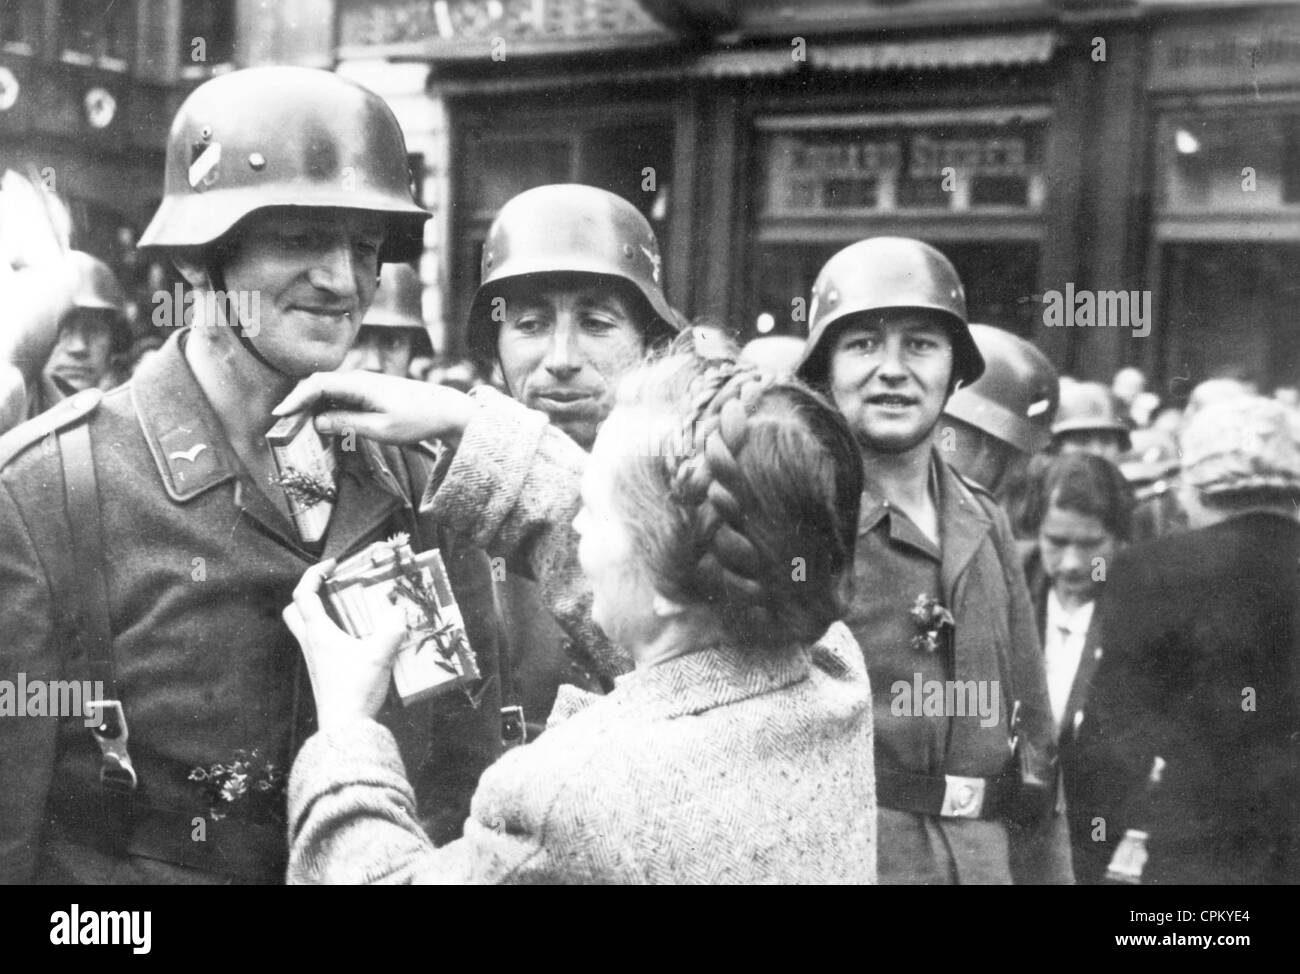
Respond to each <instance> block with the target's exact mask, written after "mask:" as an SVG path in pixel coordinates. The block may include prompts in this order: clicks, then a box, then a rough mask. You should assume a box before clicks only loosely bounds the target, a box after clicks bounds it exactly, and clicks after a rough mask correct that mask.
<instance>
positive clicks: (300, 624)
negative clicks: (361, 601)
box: [283, 558, 406, 730]
mask: <svg viewBox="0 0 1300 974" xmlns="http://www.w3.org/2000/svg"><path fill="white" fill-rule="evenodd" d="M333 568H334V559H332V558H331V559H328V560H327V561H323V562H321V563H320V564H319V565H313V566H312V567H311V568H308V569H307V571H306V572H304V573H303V576H302V580H301V581H300V582H298V587H297V588H295V589H294V590H293V603H292V604H291V605H288V606H286V607H285V610H284V613H283V615H284V621H285V624H286V625H288V627H289V631H290V632H292V633H293V635H294V638H295V639H297V640H298V644H299V645H300V646H301V647H302V655H303V657H304V658H305V659H306V660H307V672H308V673H309V674H310V676H311V688H312V692H313V693H314V694H315V695H316V720H317V723H318V724H319V726H320V729H321V730H326V729H327V728H329V727H333V726H338V725H342V724H346V723H348V722H350V721H353V720H356V719H357V718H358V717H374V716H375V714H377V713H379V708H380V707H382V706H383V704H384V697H385V696H386V695H387V693H388V680H389V676H390V675H391V673H392V671H393V660H394V658H395V657H396V656H397V648H398V646H400V645H401V642H402V636H403V635H404V634H405V632H406V619H405V617H404V616H403V614H402V610H401V609H399V608H397V607H396V606H394V607H393V610H392V614H391V616H389V617H386V618H384V619H383V620H381V621H380V624H379V628H378V629H377V630H376V632H375V634H374V635H373V636H369V637H367V638H365V639H356V638H354V637H352V636H349V635H348V634H347V633H346V632H344V631H343V630H342V629H340V628H339V627H338V626H336V625H335V624H334V622H333V620H332V619H330V617H329V616H328V615H327V614H326V612H325V605H324V603H322V602H321V600H320V595H319V590H320V584H321V580H322V579H323V578H324V577H325V576H326V575H327V574H328V573H329V572H330V571H331V570H332V569H333Z"/></svg>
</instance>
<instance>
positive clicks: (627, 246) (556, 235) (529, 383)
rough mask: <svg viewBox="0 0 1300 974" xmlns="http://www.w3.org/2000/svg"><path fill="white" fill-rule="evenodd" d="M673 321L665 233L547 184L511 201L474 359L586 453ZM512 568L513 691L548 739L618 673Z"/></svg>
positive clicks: (628, 212)
mask: <svg viewBox="0 0 1300 974" xmlns="http://www.w3.org/2000/svg"><path fill="white" fill-rule="evenodd" d="M673 322H674V316H673V311H672V308H671V307H670V306H669V304H668V300H667V298H665V296H664V292H663V285H662V261H661V258H660V256H659V244H658V242H657V241H656V239H655V235H654V231H653V230H652V229H651V228H650V224H649V222H648V221H647V220H646V218H645V217H644V216H642V215H641V213H640V212H639V211H638V210H637V208H636V207H634V206H633V205H632V204H631V203H629V202H628V201H627V200H624V199H622V198H621V197H618V196H615V195H614V194H613V193H609V192H606V191H605V190H603V189H597V188H596V187H594V186H580V185H576V184H560V185H553V186H539V187H538V188H536V189H530V190H528V191H526V192H524V193H520V194H519V195H518V196H516V197H514V198H513V199H511V200H510V201H509V202H507V203H506V205H505V206H504V207H502V209H501V212H500V213H499V214H498V215H497V218H496V221H495V222H494V223H493V224H492V228H491V229H490V230H489V231H488V237H487V242H486V243H485V244H484V246H483V267H482V284H481V285H480V287H479V289H478V291H477V293H476V294H475V295H474V301H473V304H472V305H471V307H470V313H469V326H468V340H469V346H470V352H471V354H472V355H473V356H474V358H475V359H476V360H477V361H478V362H479V364H480V365H481V366H483V369H484V372H485V373H486V372H491V371H492V370H493V369H499V372H500V376H501V378H502V381H503V382H504V384H505V387H506V391H507V392H509V393H510V395H511V396H513V397H514V398H515V399H517V400H518V401H519V402H521V403H523V404H524V405H525V406H528V407H529V408H531V409H536V410H540V411H541V412H543V413H545V414H546V415H547V416H548V417H549V418H550V420H551V423H552V425H554V426H556V427H558V428H559V429H561V430H563V431H564V432H565V433H567V434H568V435H569V437H570V438H572V439H573V440H574V442H576V443H577V444H578V445H579V446H580V447H582V448H583V449H584V450H590V449H591V445H592V443H593V442H595V439H596V431H597V430H598V429H599V428H600V424H601V423H603V422H604V421H605V418H606V417H607V416H608V415H609V411H610V409H611V407H612V406H613V397H614V391H615V389H616V387H617V385H618V380H619V379H620V378H622V376H623V374H624V373H625V372H627V371H628V370H629V369H630V368H631V367H632V366H634V365H636V364H637V363H638V362H640V360H641V357H642V356H643V355H644V354H645V352H646V351H647V350H648V349H649V348H651V347H652V346H654V345H655V344H656V343H659V342H661V341H665V340H667V339H669V338H671V337H672V336H673V335H674V334H676V331H677V328H676V326H675V324H674V323H673ZM507 567H508V569H509V570H508V572H507V573H506V577H505V578H504V579H500V576H498V578H499V580H500V581H501V583H502V588H501V596H502V598H501V602H502V610H503V612H504V614H505V616H506V621H507V625H508V627H509V631H510V648H509V656H510V659H511V660H512V661H513V680H510V681H509V682H508V685H507V688H506V691H505V693H506V695H507V697H511V698H512V699H513V700H517V701H518V703H519V705H521V706H522V709H523V715H524V719H525V720H526V721H527V722H528V725H529V727H530V729H531V732H532V733H537V732H538V731H539V730H540V728H541V726H543V725H544V724H545V722H546V717H547V714H548V713H549V712H550V709H551V705H552V703H553V701H554V699H555V694H556V691H557V688H558V687H559V686H560V685H561V684H564V683H569V684H574V685H576V686H580V687H583V688H584V689H589V690H593V691H598V690H601V689H608V688H609V686H610V685H611V683H610V680H611V678H612V677H613V676H615V675H617V674H613V673H604V672H600V671H599V668H598V667H596V666H595V664H594V662H593V661H592V660H590V659H587V658H586V657H585V656H584V654H583V653H582V652H581V651H580V650H579V649H578V647H577V646H576V645H575V644H574V642H573V641H572V640H570V639H567V638H566V637H565V636H564V634H563V633H562V632H561V631H560V629H559V628H558V626H557V625H556V624H555V622H554V621H553V620H552V619H551V617H550V615H549V613H547V612H546V611H545V610H544V609H543V608H542V600H541V599H540V598H539V594H538V592H537V589H536V585H535V582H534V580H532V579H530V578H527V577H526V575H525V570H524V569H523V566H518V565H509V566H507ZM507 702H511V700H507Z"/></svg>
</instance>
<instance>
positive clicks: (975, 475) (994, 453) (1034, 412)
mask: <svg viewBox="0 0 1300 974" xmlns="http://www.w3.org/2000/svg"><path fill="white" fill-rule="evenodd" d="M970 332H971V335H972V337H974V339H975V344H976V345H977V346H978V348H979V350H980V354H981V355H982V356H983V358H984V374H983V375H981V376H980V377H979V378H978V379H976V380H975V382H973V383H972V384H970V385H969V386H962V387H961V388H959V389H957V390H956V391H955V392H953V394H952V396H950V397H949V399H948V402H947V405H945V406H944V409H943V419H942V420H941V421H940V423H939V426H938V427H937V429H936V432H937V433H938V434H939V436H938V439H939V444H940V449H941V450H942V451H943V453H944V457H945V459H947V461H948V462H949V463H950V464H952V465H953V466H954V467H956V468H957V470H959V471H960V472H961V473H962V474H963V475H964V476H966V477H968V478H970V479H971V480H974V481H975V482H976V483H978V484H981V485H982V486H984V487H987V488H988V489H989V490H990V491H991V492H992V493H993V494H994V496H997V497H999V498H1001V497H1002V490H1003V489H1004V487H1006V486H1007V485H1008V482H1009V481H1010V480H1012V479H1014V474H1015V472H1016V469H1017V468H1019V467H1022V466H1023V465H1024V463H1025V462H1026V461H1027V460H1028V458H1029V457H1031V456H1033V455H1034V454H1036V453H1039V452H1041V451H1043V450H1045V449H1047V447H1048V446H1049V445H1050V444H1051V441H1052V434H1051V426H1052V420H1053V418H1054V417H1055V415H1056V405H1057V402H1058V401H1059V399H1060V382H1059V380H1058V378H1057V374H1056V369H1055V367H1053V365H1052V363H1051V362H1050V361H1049V360H1048V358H1047V356H1046V355H1044V354H1043V353H1042V352H1041V351H1039V350H1038V349H1037V348H1035V347H1034V345H1033V344H1032V343H1031V342H1027V341H1025V340H1024V339H1023V338H1020V337H1018V336H1016V335H1013V334H1011V333H1010V332H1008V331H1004V330H1003V329H1001V328H994V327H993V326H992V325H975V324H973V325H971V326H970Z"/></svg>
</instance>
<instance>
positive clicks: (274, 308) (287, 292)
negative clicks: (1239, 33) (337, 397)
mask: <svg viewBox="0 0 1300 974" xmlns="http://www.w3.org/2000/svg"><path fill="white" fill-rule="evenodd" d="M383 242H384V225H383V221H382V218H381V217H379V216H378V215H376V214H372V213H363V212H356V211H351V210H322V209H312V210H308V209H302V210H299V209H290V208H283V209H272V210H262V211H260V212H258V213H255V214H254V215H253V216H251V217H249V219H248V221H247V222H246V223H245V224H243V225H242V227H241V229H240V231H239V234H238V237H237V238H236V240H235V243H234V246H233V248H232V250H231V252H230V253H229V254H228V256H227V259H226V261H225V264H224V266H223V268H222V270H223V276H224V281H223V282H222V283H223V284H224V287H225V289H226V291H227V293H228V294H232V293H233V296H232V297H230V298H228V299H227V302H228V303H230V304H234V303H235V300H236V297H237V298H238V299H239V300H240V301H247V302H249V303H248V304H243V305H242V306H243V307H249V306H250V305H251V306H252V307H255V308H256V309H257V317H258V320H257V321H256V322H255V323H250V324H249V326H248V327H247V328H246V334H247V335H248V336H249V337H250V338H251V340H252V341H253V343H254V345H255V346H256V348H257V350H258V351H259V352H260V353H261V354H262V355H263V356H264V357H265V358H266V359H267V361H269V362H270V363H271V364H272V365H274V366H275V367H276V368H278V369H280V370H281V371H283V372H285V373H286V374H288V375H291V376H297V377H302V376H307V375H309V374H311V373H312V372H328V371H331V370H333V369H336V368H338V367H339V365H340V364H342V362H343V359H344V357H345V356H346V355H347V352H348V349H350V348H351V347H352V344H353V341H354V340H355V339H356V336H357V329H358V328H359V327H360V323H361V319H362V316H364V315H365V313H366V310H367V309H368V308H369V307H370V302H371V301H372V300H373V299H374V296H375V289H376V287H377V282H376V277H377V276H378V274H379V248H380V246H381V245H382V244H383ZM254 296H255V297H256V303H255V304H251V300H252V297H254Z"/></svg>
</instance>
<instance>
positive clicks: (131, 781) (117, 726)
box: [86, 700, 138, 792]
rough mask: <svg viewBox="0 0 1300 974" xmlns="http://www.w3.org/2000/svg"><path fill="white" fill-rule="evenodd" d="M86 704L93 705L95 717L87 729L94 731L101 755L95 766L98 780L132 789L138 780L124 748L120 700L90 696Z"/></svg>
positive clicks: (119, 787)
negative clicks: (97, 771) (99, 761)
mask: <svg viewBox="0 0 1300 974" xmlns="http://www.w3.org/2000/svg"><path fill="white" fill-rule="evenodd" d="M86 705H87V706H88V707H93V708H94V709H93V710H91V713H92V714H94V715H95V716H96V717H98V719H99V724H98V726H96V727H92V728H91V730H90V733H91V734H92V735H94V738H95V743H96V744H98V745H99V753H100V754H101V755H102V757H103V763H102V764H100V766H99V780H100V783H101V784H103V785H104V787H106V788H111V789H113V790H114V791H122V792H132V791H135V789H136V785H137V784H138V781H137V779H136V776H135V766H134V765H133V764H132V763H131V755H130V753H128V751H127V749H126V742H127V738H128V736H129V734H128V732H127V727H126V712H125V711H124V710H123V709H122V701H121V700H91V701H88V702H87V704H86Z"/></svg>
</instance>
